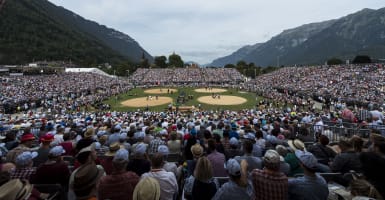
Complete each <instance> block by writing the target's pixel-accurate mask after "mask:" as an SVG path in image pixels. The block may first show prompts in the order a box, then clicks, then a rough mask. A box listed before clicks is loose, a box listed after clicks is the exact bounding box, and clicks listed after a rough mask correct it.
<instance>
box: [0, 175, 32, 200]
mask: <svg viewBox="0 0 385 200" xmlns="http://www.w3.org/2000/svg"><path fill="white" fill-rule="evenodd" d="M32 189H33V186H32V185H31V184H29V182H28V181H26V180H20V179H11V180H10V181H8V182H7V183H5V184H4V185H2V186H1V187H0V199H10V200H13V199H25V198H27V197H28V196H29V195H30V194H31V192H32Z"/></svg>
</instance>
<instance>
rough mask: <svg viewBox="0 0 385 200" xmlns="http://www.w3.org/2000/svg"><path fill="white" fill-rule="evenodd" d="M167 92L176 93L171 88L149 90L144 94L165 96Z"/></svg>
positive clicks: (175, 90)
mask: <svg viewBox="0 0 385 200" xmlns="http://www.w3.org/2000/svg"><path fill="white" fill-rule="evenodd" d="M167 90H170V92H171V91H172V92H174V93H175V92H177V91H178V90H177V89H171V88H157V89H149V90H145V91H144V93H146V94H167Z"/></svg>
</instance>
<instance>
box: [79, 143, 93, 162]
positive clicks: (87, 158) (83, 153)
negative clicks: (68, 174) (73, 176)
mask: <svg viewBox="0 0 385 200" xmlns="http://www.w3.org/2000/svg"><path fill="white" fill-rule="evenodd" d="M76 159H77V160H78V162H79V163H80V164H86V163H89V162H94V161H95V159H96V151H95V146H94V144H91V145H89V146H87V147H84V148H82V149H81V150H80V151H79V153H78V154H77V155H76Z"/></svg>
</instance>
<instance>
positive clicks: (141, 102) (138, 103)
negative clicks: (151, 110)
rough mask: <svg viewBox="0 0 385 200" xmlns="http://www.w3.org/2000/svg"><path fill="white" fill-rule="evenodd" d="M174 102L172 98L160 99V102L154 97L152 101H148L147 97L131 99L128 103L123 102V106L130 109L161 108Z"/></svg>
mask: <svg viewBox="0 0 385 200" xmlns="http://www.w3.org/2000/svg"><path fill="white" fill-rule="evenodd" d="M171 102H172V98H170V97H158V100H156V99H155V96H153V97H152V100H150V99H149V100H147V97H141V98H135V99H129V100H127V101H123V102H122V103H121V104H122V105H124V106H128V107H135V108H139V107H146V106H149V107H151V106H159V105H163V104H168V103H171Z"/></svg>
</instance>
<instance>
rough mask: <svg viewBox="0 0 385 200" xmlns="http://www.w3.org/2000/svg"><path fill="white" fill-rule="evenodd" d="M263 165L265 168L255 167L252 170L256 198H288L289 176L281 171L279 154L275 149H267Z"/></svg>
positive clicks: (270, 199)
mask: <svg viewBox="0 0 385 200" xmlns="http://www.w3.org/2000/svg"><path fill="white" fill-rule="evenodd" d="M263 165H264V166H265V168H264V169H262V170H260V169H254V170H253V172H252V182H253V186H254V191H255V199H262V200H264V199H266V200H274V199H277V200H278V199H287V197H288V193H287V191H288V184H287V177H286V175H285V174H283V173H282V172H280V171H279V166H280V158H279V154H278V153H277V152H276V151H275V150H267V151H266V153H265V156H264V158H263Z"/></svg>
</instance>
